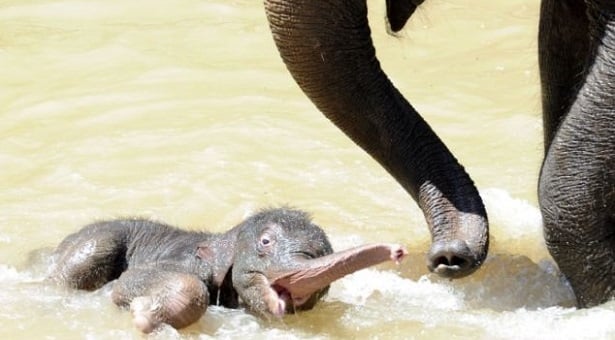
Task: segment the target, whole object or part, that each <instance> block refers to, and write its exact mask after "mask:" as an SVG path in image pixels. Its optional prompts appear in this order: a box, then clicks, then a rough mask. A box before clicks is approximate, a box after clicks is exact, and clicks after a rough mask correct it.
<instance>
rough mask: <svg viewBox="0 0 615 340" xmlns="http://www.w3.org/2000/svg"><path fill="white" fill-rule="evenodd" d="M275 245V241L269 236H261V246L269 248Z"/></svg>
mask: <svg viewBox="0 0 615 340" xmlns="http://www.w3.org/2000/svg"><path fill="white" fill-rule="evenodd" d="M272 244H273V239H272V238H271V237H270V236H269V235H267V234H263V235H261V245H262V246H265V247H269V246H271V245H272Z"/></svg>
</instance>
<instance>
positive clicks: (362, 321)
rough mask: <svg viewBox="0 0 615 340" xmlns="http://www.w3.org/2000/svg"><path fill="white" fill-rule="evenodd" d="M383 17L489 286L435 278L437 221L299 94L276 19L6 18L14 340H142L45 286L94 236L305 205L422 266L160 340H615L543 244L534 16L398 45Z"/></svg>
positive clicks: (431, 12) (462, 18)
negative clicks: (482, 205) (129, 223)
mask: <svg viewBox="0 0 615 340" xmlns="http://www.w3.org/2000/svg"><path fill="white" fill-rule="evenodd" d="M369 5H370V20H371V22H372V25H373V31H374V39H375V43H376V44H377V49H378V56H379V57H380V59H381V61H382V64H383V67H384V68H385V70H386V71H387V72H388V74H389V75H390V76H391V78H392V79H393V81H394V82H395V83H396V84H397V85H398V87H399V88H400V89H401V91H402V92H403V93H404V94H406V95H407V96H408V97H409V98H411V100H412V103H413V104H414V105H415V106H416V107H417V109H419V111H420V112H423V114H424V116H425V117H426V119H427V120H428V121H429V122H430V123H431V124H432V126H433V127H434V129H435V130H436V131H437V132H438V133H439V134H440V136H441V137H442V138H443V139H444V141H445V142H447V143H448V145H449V147H450V148H451V149H452V150H453V151H454V152H455V154H456V155H457V157H458V158H460V159H461V160H462V163H463V164H464V165H465V166H466V168H467V170H468V171H469V172H470V174H471V175H472V176H473V178H474V180H475V181H476V183H477V185H478V187H479V189H480V191H481V194H482V195H483V197H484V200H485V202H486V205H487V210H488V213H489V216H490V219H491V224H492V226H491V230H492V244H493V246H492V248H491V255H490V258H489V260H488V262H487V263H486V264H485V265H484V267H483V269H481V270H480V271H479V272H477V273H476V274H475V275H473V276H472V277H471V278H467V279H463V280H458V281H453V282H449V281H445V280H441V279H439V278H437V277H435V276H433V275H429V274H428V273H427V272H426V269H425V266H424V252H425V251H426V249H427V247H428V239H429V236H428V233H427V228H426V226H425V221H424V220H423V217H422V214H421V213H420V211H419V210H418V208H417V207H416V205H415V203H414V202H413V201H412V200H411V199H410V198H409V197H408V195H407V194H405V193H404V192H403V191H402V190H401V188H400V187H399V186H398V185H397V184H396V183H395V182H394V181H393V180H392V179H391V178H390V177H389V176H388V175H387V174H386V173H385V172H384V171H383V170H382V169H381V168H380V167H379V166H378V165H377V164H376V163H375V162H374V161H373V160H371V158H369V157H368V156H367V155H366V154H364V153H363V152H362V151H361V150H360V149H359V148H358V147H356V146H355V145H354V144H352V142H350V141H349V140H348V139H347V138H346V137H345V136H344V135H343V134H342V133H341V132H339V131H338V130H337V129H336V128H334V127H333V126H332V124H330V123H329V122H328V121H327V120H326V119H325V118H324V117H322V116H321V115H320V113H318V112H317V111H316V109H315V108H314V107H313V106H312V104H311V103H310V102H309V101H308V100H307V99H306V98H305V97H304V96H303V94H302V93H301V92H300V91H299V89H298V88H297V86H296V85H295V84H294V83H293V81H292V80H291V78H290V76H289V75H288V73H287V72H286V70H285V68H284V66H283V64H282V62H281V60H280V58H279V57H278V55H277V51H276V50H275V47H274V45H273V42H272V39H271V37H270V34H269V32H268V29H267V24H266V20H265V16H264V11H263V9H262V3H261V1H253V0H250V1H248V0H242V1H229V0H224V1H222V0H210V1H192V0H185V1H163V0H148V1H144V0H136V1H119V0H105V1H102V0H72V1H70V0H67V1H53V0H36V1H26V0H7V1H3V2H2V3H0V70H1V71H0V72H1V76H0V117H1V119H2V124H1V125H0V134H1V137H2V143H0V283H1V284H2V289H1V290H0V337H1V338H6V339H10V338H32V339H35V338H50V339H54V338H58V339H72V338H75V339H82V338H88V339H118V338H121V339H125V338H136V339H138V338H141V336H140V335H139V334H138V333H137V332H136V331H135V330H134V328H133V327H132V325H131V320H130V316H129V313H127V312H125V311H121V310H118V309H117V308H116V307H115V306H114V305H113V304H112V303H111V302H110V300H109V297H108V294H109V292H108V291H107V290H102V291H100V292H96V293H80V292H65V291H62V290H60V289H57V288H55V287H50V286H46V285H43V284H41V283H40V282H39V281H40V279H41V277H42V275H43V273H44V268H43V267H44V266H41V265H40V264H39V265H36V263H40V262H41V261H40V259H37V257H44V256H45V255H46V253H45V251H40V249H44V248H49V247H53V246H55V245H56V244H57V243H58V242H59V241H60V240H61V239H62V238H63V237H64V236H66V235H67V234H69V233H70V232H72V231H74V230H76V229H77V228H79V227H80V226H82V225H83V224H86V223H88V222H90V221H92V220H94V219H100V218H108V217H117V216H127V215H130V216H133V215H139V216H146V217H152V218H156V219H160V220H164V221H166V222H169V223H173V224H176V225H180V226H184V227H186V228H209V229H210V230H214V231H222V230H225V229H227V228H229V227H231V226H232V225H234V224H235V223H237V222H238V221H240V220H241V219H242V218H243V217H245V216H246V215H247V214H249V213H250V212H252V211H254V210H255V209H258V208H259V207H263V206H272V205H274V206H275V205H281V204H290V205H293V206H296V207H300V208H303V209H305V210H308V211H310V212H312V213H313V215H314V219H315V220H316V221H317V222H318V223H319V224H320V225H322V226H323V227H324V228H325V229H326V230H327V232H328V233H329V235H330V237H331V239H332V241H333V243H334V246H336V248H337V249H341V248H345V247H348V246H351V245H354V244H358V243H361V242H373V241H388V242H402V243H404V244H406V245H407V246H408V247H409V248H410V249H411V256H410V258H409V261H407V262H406V263H405V264H403V265H402V266H401V267H400V268H394V267H392V266H389V267H378V268H374V269H369V270H365V271H362V272H359V273H357V274H355V275H352V276H350V277H347V278H345V279H343V280H341V281H339V282H337V283H335V284H334V285H333V286H332V289H331V292H330V294H329V295H328V297H327V298H326V300H325V301H324V302H323V303H321V304H320V305H319V306H317V308H316V309H315V310H313V311H310V312H307V313H302V314H299V315H296V316H288V317H286V318H285V319H284V320H283V321H282V322H278V323H268V322H264V321H260V320H258V319H256V318H254V317H253V316H251V315H249V314H247V313H245V312H244V311H242V310H227V309H222V308H215V307H213V308H210V310H208V312H207V314H206V316H205V317H204V318H203V319H202V320H201V321H200V322H199V323H198V324H196V325H194V326H192V327H190V328H188V329H186V330H182V331H180V332H176V331H174V330H172V329H165V330H163V331H162V332H161V333H160V334H158V335H156V336H154V338H156V337H158V338H161V339H166V338H183V337H185V338H208V337H220V338H238V337H241V338H245V339H247V338H255V339H258V338H268V339H269V338H284V339H287V338H290V337H296V338H346V337H348V338H383V339H389V338H417V339H437V338H442V339H450V338H484V339H494V338H499V339H504V338H510V339H512V338H515V339H520V338H526V339H535V338H540V339H563V338H570V339H573V338H574V339H579V338H609V337H610V338H615V322H613V321H614V320H615V304H614V303H613V302H611V303H608V304H606V305H603V306H600V307H597V308H593V309H590V310H577V309H575V308H571V307H570V305H571V295H570V292H569V290H568V288H567V287H566V285H565V284H564V283H563V282H562V281H561V280H560V278H559V277H558V272H557V269H556V267H555V266H554V265H553V262H552V260H551V259H550V258H549V256H548V253H547V251H546V249H545V247H544V245H543V241H542V231H541V221H540V214H539V212H538V209H537V203H536V193H535V192H536V189H535V188H536V179H537V174H538V169H539V165H540V156H541V153H542V139H541V122H540V114H539V109H540V104H539V97H540V95H539V89H538V79H537V59H536V39H535V36H536V28H537V13H538V1H534V0H516V1H504V0H459V1H444V0H430V1H428V2H427V3H426V4H425V6H423V9H422V10H420V11H419V12H418V13H417V14H416V15H415V17H414V18H413V20H412V22H411V23H410V24H409V26H408V27H407V28H406V29H405V30H404V31H403V32H402V33H401V34H400V36H399V37H391V36H388V35H386V33H385V30H384V22H383V20H382V18H383V16H384V14H383V10H384V2H383V1H370V2H369ZM33 252H34V253H33ZM32 254H34V255H32ZM32 257H34V259H32ZM33 263H34V264H33Z"/></svg>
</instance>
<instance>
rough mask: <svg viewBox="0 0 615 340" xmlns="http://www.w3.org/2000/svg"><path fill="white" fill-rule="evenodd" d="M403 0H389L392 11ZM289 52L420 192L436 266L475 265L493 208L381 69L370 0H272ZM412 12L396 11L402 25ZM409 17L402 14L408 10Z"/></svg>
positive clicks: (314, 92) (314, 88)
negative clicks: (367, 0)
mask: <svg viewBox="0 0 615 340" xmlns="http://www.w3.org/2000/svg"><path fill="white" fill-rule="evenodd" d="M401 2H403V3H404V4H406V5H407V6H401V7H403V8H406V9H405V10H407V11H410V12H409V13H411V11H413V10H414V9H415V8H416V6H414V5H413V4H419V3H420V2H422V1H405V0H390V1H387V6H388V10H389V11H388V15H389V17H391V16H392V15H394V12H395V6H393V5H394V4H399V3H401ZM265 7H266V12H267V17H268V20H269V24H270V28H271V31H272V33H273V37H274V40H275V43H276V45H277V47H278V49H279V51H280V54H281V56H282V59H283V60H284V62H285V63H286V66H287V68H288V70H289V71H290V73H291V74H292V76H293V77H294V79H295V81H296V82H297V83H298V84H299V86H300V87H301V89H302V90H303V91H304V92H305V94H306V95H307V96H308V97H309V98H310V99H311V100H312V102H313V103H314V104H315V105H316V106H317V107H318V109H319V110H320V111H322V112H323V113H324V114H325V116H327V117H328V118H329V119H330V120H331V121H332V122H333V123H334V124H336V125H337V126H338V127H339V128H340V129H341V130H343V131H344V132H345V133H346V134H347V135H348V136H349V137H350V138H351V139H352V140H353V141H354V142H355V143H357V144H358V145H359V146H361V147H362V148H363V149H364V150H366V151H367V152H368V153H369V154H370V155H371V156H372V157H373V158H374V159H376V160H377V161H378V162H379V163H380V164H381V165H382V166H383V167H384V168H386V169H387V171H388V172H389V173H390V174H391V175H393V176H394V177H395V179H396V180H397V181H398V182H399V183H400V184H401V185H402V186H403V187H404V188H405V189H406V191H407V192H408V193H410V195H411V196H412V197H413V198H414V199H415V200H416V201H417V203H418V204H419V206H420V208H421V209H422V210H423V212H424V214H425V218H426V220H427V223H428V226H429V229H430V232H431V235H432V245H431V249H430V251H429V253H428V256H427V265H428V267H429V269H430V270H432V271H435V272H437V273H438V274H440V275H443V276H446V277H461V276H465V275H467V274H469V273H471V272H473V271H474V270H475V269H476V268H478V266H480V264H481V263H482V262H483V261H484V259H485V257H486V255H487V248H488V240H489V237H488V223H487V214H486V212H485V208H484V205H483V203H482V200H481V198H480V196H479V195H478V191H477V189H476V187H475V186H474V184H473V182H472V180H471V179H470V177H469V176H468V175H467V174H466V172H465V171H464V169H463V167H462V166H461V165H460V164H459V163H458V162H457V160H456V159H455V157H454V156H453V155H452V154H451V152H450V151H449V150H448V149H447V148H446V146H445V145H444V144H443V143H442V141H441V140H440V139H439V138H438V136H436V134H435V133H434V132H433V131H432V129H431V128H430V127H429V126H428V125H427V123H426V122H425V121H424V120H423V119H422V118H421V116H420V115H419V114H418V113H417V112H416V110H415V109H414V108H413V107H412V106H411V105H410V103H408V101H406V100H405V99H404V97H403V96H402V95H401V94H400V93H399V91H397V89H396V88H395V87H394V86H393V84H392V83H391V82H390V81H389V79H388V78H387V76H386V75H385V74H384V72H383V71H382V69H381V68H380V64H379V62H378V59H377V58H376V55H375V50H374V47H373V44H372V40H371V37H370V29H369V26H368V22H367V6H366V3H365V0H345V1H344V0H339V1H325V0H266V1H265ZM408 16H409V14H408V15H407V16H404V15H397V16H395V18H397V19H395V20H394V21H395V22H396V23H397V27H398V28H401V26H403V23H402V24H401V26H399V22H400V21H403V18H404V17H406V18H407V17H408ZM399 18H402V19H399Z"/></svg>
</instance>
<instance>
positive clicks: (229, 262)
mask: <svg viewBox="0 0 615 340" xmlns="http://www.w3.org/2000/svg"><path fill="white" fill-rule="evenodd" d="M196 257H198V258H199V259H201V261H203V262H206V263H208V264H210V265H211V269H212V279H213V283H214V285H215V286H216V287H221V286H222V283H223V281H224V278H225V277H226V274H227V273H230V270H231V267H232V266H233V260H234V253H233V249H232V247H224V246H222V247H220V246H218V247H215V246H214V245H212V244H211V243H210V242H207V241H206V242H202V243H199V245H198V246H197V249H196Z"/></svg>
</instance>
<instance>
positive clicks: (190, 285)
mask: <svg viewBox="0 0 615 340" xmlns="http://www.w3.org/2000/svg"><path fill="white" fill-rule="evenodd" d="M111 298H112V300H113V302H114V303H115V304H116V305H118V306H120V307H129V308H130V311H131V313H132V315H133V321H134V324H135V326H136V327H137V328H138V329H140V330H141V331H142V332H144V333H150V332H152V331H153V330H155V329H156V328H157V327H158V326H160V325H161V324H163V323H166V324H168V325H171V326H173V327H174V328H177V329H179V328H183V327H186V326H188V325H190V324H192V323H194V322H196V321H197V320H198V319H200V318H201V316H202V315H203V314H204V313H205V311H206V309H207V306H208V302H209V294H208V292H207V287H206V286H205V284H204V283H203V282H202V281H201V280H199V278H198V277H197V276H195V275H192V274H188V273H183V272H176V271H167V270H164V269H160V268H158V267H147V268H130V269H128V270H127V271H125V272H124V273H122V275H121V276H120V277H119V279H118V280H117V281H116V282H115V284H114V286H113V292H112V294H111Z"/></svg>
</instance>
